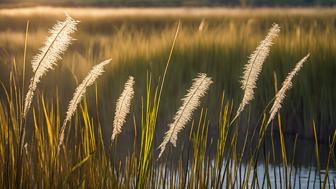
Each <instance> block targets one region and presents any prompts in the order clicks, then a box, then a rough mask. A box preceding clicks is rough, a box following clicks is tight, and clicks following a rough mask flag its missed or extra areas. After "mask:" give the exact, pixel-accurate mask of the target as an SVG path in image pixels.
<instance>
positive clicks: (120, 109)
mask: <svg viewBox="0 0 336 189" xmlns="http://www.w3.org/2000/svg"><path fill="white" fill-rule="evenodd" d="M133 85H134V78H133V77H132V76H130V77H129V78H128V80H127V82H126V83H125V86H124V90H123V92H122V93H121V95H120V97H119V99H118V100H117V106H116V110H115V116H114V120H113V133H112V136H111V142H112V141H113V140H114V139H115V137H116V136H117V135H118V134H119V133H121V128H122V126H123V125H124V123H125V121H126V116H127V114H129V112H130V107H131V100H132V98H133V96H134V90H133Z"/></svg>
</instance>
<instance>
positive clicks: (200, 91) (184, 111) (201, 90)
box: [159, 73, 212, 158]
mask: <svg viewBox="0 0 336 189" xmlns="http://www.w3.org/2000/svg"><path fill="white" fill-rule="evenodd" d="M210 84H212V80H211V78H210V77H207V75H206V74H204V73H200V74H198V76H197V77H196V78H195V79H193V84H192V86H191V88H190V89H189V90H188V91H187V92H188V93H187V94H186V95H185V96H184V98H182V106H181V107H180V108H179V109H178V111H177V112H176V114H175V116H174V119H173V122H172V123H170V124H169V130H168V131H167V132H166V133H165V137H164V139H163V142H162V143H161V144H160V146H159V148H160V154H159V158H160V157H161V155H162V153H163V152H164V150H165V148H166V145H167V144H168V143H169V142H170V143H172V144H173V146H174V147H175V146H176V141H177V134H178V133H179V132H180V131H181V130H182V129H183V128H184V127H185V125H186V124H187V123H188V122H189V121H190V120H191V118H192V114H193V112H194V111H195V110H196V108H197V107H198V106H199V105H200V99H201V98H202V97H203V96H204V95H205V94H206V93H207V91H208V89H209V86H210Z"/></svg>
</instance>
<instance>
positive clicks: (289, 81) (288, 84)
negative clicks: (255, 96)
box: [266, 54, 310, 125]
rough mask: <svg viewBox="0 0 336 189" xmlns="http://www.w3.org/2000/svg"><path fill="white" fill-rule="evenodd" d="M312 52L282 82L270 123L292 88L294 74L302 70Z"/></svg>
mask: <svg viewBox="0 0 336 189" xmlns="http://www.w3.org/2000/svg"><path fill="white" fill-rule="evenodd" d="M309 56H310V54H307V55H306V56H305V57H303V58H302V59H301V60H300V61H299V62H298V63H297V64H296V66H295V68H294V69H293V70H292V71H291V72H290V73H289V74H288V76H287V77H286V79H285V81H284V82H283V83H282V87H281V89H280V90H279V92H278V93H277V94H276V96H275V100H274V103H273V106H272V108H271V110H270V117H269V119H268V121H267V124H266V125H268V124H270V123H271V121H272V120H273V119H274V117H275V114H276V113H277V112H278V111H279V110H280V108H281V104H282V102H283V100H284V98H285V97H286V92H287V91H288V90H289V89H290V88H292V86H293V83H292V80H293V78H294V76H295V75H296V74H297V73H298V72H299V71H300V69H301V68H302V66H303V63H305V62H306V60H307V59H308V58H309Z"/></svg>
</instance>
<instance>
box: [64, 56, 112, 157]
mask: <svg viewBox="0 0 336 189" xmlns="http://www.w3.org/2000/svg"><path fill="white" fill-rule="evenodd" d="M110 62H111V59H109V60H105V61H103V62H101V63H100V64H98V65H95V66H93V68H92V69H91V71H90V72H89V74H88V75H87V76H86V77H85V78H84V80H83V81H82V83H81V84H80V85H78V87H77V88H76V90H75V93H74V95H73V97H72V99H71V101H70V103H69V106H68V111H67V113H66V117H65V120H64V121H63V124H62V127H61V132H60V138H59V142H58V151H59V150H60V146H61V145H62V144H63V141H64V132H65V128H66V125H67V123H68V122H69V121H70V119H71V117H72V116H73V114H74V113H75V111H76V109H77V106H78V104H79V103H80V101H81V100H82V98H83V96H84V94H85V92H86V88H87V87H89V86H90V85H92V84H93V83H94V82H95V81H96V79H97V78H98V77H99V76H100V75H102V74H103V73H104V66H105V65H106V64H108V63H110Z"/></svg>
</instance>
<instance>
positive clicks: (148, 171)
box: [0, 21, 336, 188]
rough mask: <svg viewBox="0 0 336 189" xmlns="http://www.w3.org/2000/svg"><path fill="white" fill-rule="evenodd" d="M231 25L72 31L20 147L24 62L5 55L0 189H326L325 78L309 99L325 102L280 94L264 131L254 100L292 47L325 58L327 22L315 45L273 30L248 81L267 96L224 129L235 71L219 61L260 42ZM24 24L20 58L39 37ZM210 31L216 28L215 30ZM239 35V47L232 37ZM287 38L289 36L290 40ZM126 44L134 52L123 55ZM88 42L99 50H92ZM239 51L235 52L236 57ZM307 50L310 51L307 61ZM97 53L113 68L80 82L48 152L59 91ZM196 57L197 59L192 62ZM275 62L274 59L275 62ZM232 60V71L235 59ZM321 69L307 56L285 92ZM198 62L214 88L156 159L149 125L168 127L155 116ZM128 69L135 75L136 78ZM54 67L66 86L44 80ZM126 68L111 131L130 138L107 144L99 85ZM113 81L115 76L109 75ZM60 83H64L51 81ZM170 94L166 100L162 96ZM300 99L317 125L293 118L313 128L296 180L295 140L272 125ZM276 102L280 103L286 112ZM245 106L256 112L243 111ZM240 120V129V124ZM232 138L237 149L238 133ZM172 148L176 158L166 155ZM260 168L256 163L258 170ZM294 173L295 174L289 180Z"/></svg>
mask: <svg viewBox="0 0 336 189" xmlns="http://www.w3.org/2000/svg"><path fill="white" fill-rule="evenodd" d="M32 22H33V21H30V23H32ZM238 23H239V22H238ZM238 25H239V24H236V25H235V24H234V23H233V25H232V26H231V29H228V28H217V29H215V28H212V29H210V28H208V29H203V30H202V31H201V32H202V33H200V32H191V31H193V30H192V27H185V29H182V28H181V29H180V30H179V29H178V30H177V31H179V32H175V31H176V28H175V25H174V28H173V29H171V28H168V29H164V30H162V32H161V33H160V32H159V34H152V35H149V36H147V35H145V33H144V32H141V31H132V32H134V33H133V34H140V35H139V36H138V37H134V36H133V34H127V33H126V34H125V31H120V33H117V34H116V35H117V36H118V37H115V38H111V39H110V38H108V37H106V36H100V35H99V36H97V37H96V38H94V39H90V38H89V37H87V36H89V35H88V34H85V33H80V34H78V36H77V38H78V37H83V36H84V38H83V39H85V40H86V41H85V40H84V42H83V43H80V44H77V46H76V44H75V47H72V48H73V49H70V52H69V54H68V53H67V54H66V55H65V56H64V64H63V65H62V66H61V68H59V69H56V70H55V73H51V74H49V75H48V77H49V78H47V79H45V80H44V83H46V84H45V85H44V87H42V88H41V89H39V90H37V92H36V97H35V101H34V103H33V105H32V111H31V112H30V114H29V115H28V116H29V119H28V122H27V124H26V126H25V127H26V130H27V133H26V140H25V141H26V143H25V144H20V127H22V123H20V115H21V113H22V111H23V108H22V107H23V102H24V101H23V99H24V91H25V78H27V76H30V74H31V73H29V72H28V73H27V74H26V65H25V63H24V64H23V66H21V65H18V64H17V62H21V60H20V59H10V61H12V62H11V63H10V69H9V70H10V72H9V74H8V79H6V80H5V79H2V78H1V87H2V88H1V92H2V98H1V101H0V125H1V127H0V133H1V134H0V154H1V155H0V167H1V168H2V172H1V173H2V174H1V175H0V185H2V186H4V187H5V188H172V187H174V188H224V187H228V188H269V187H271V188H273V187H274V186H277V187H280V188H295V186H296V185H305V186H311V187H322V188H332V187H333V186H335V184H334V183H335V179H334V178H333V176H332V174H333V172H332V171H330V170H334V169H335V168H336V167H335V166H336V160H335V149H334V147H335V143H336V132H335V131H334V130H333V132H332V133H329V134H331V135H328V137H331V138H328V137H327V141H328V157H327V163H326V164H324V166H322V163H323V160H322V158H321V157H320V154H321V151H320V149H319V147H320V146H321V144H320V143H319V142H320V141H323V140H320V138H322V137H323V138H326V134H325V133H324V134H323V133H321V131H320V130H319V129H318V128H320V127H318V126H319V125H320V124H321V125H322V126H324V125H323V122H324V121H323V119H322V118H321V117H323V116H325V117H326V120H325V123H326V122H328V121H330V119H332V116H331V115H333V114H332V113H333V112H334V109H333V108H332V107H331V104H330V103H331V102H333V98H332V96H333V94H334V93H333V91H334V88H332V87H331V86H332V85H333V82H332V81H329V82H330V83H327V84H325V85H322V86H320V89H321V90H322V91H323V93H321V94H319V95H322V96H324V97H325V98H327V100H326V101H322V100H321V99H319V100H321V101H318V102H319V103H322V105H325V106H326V107H323V108H321V107H319V106H318V107H316V104H315V105H314V102H316V100H315V101H314V99H313V98H319V97H320V96H319V97H314V95H317V94H316V93H313V94H312V95H311V96H312V97H310V95H305V97H302V98H299V99H301V100H296V99H295V98H294V99H291V100H290V101H286V105H284V108H285V109H284V110H282V111H281V112H280V113H278V114H277V119H276V121H273V123H272V124H270V125H269V126H268V127H267V126H266V121H267V114H265V112H266V111H265V109H267V106H266V104H267V103H269V101H270V100H271V99H272V97H273V96H274V93H272V92H270V91H275V94H276V93H277V91H278V89H277V85H278V80H279V81H283V80H284V78H282V77H285V76H286V73H287V72H289V70H290V68H291V67H292V66H289V65H287V64H289V62H293V63H295V62H294V57H295V58H297V57H298V56H300V55H301V54H302V53H303V52H306V51H305V50H306V49H305V48H303V46H305V45H308V47H307V48H309V49H310V52H311V54H312V56H311V57H312V59H313V60H315V61H323V60H325V55H327V57H328V58H330V59H333V58H334V56H333V55H332V50H331V49H334V48H333V43H330V41H333V40H334V39H333V37H334V34H330V33H329V30H332V31H333V30H334V28H330V27H331V26H329V29H325V30H322V32H325V33H324V34H325V35H322V36H323V37H321V38H320V39H319V41H317V40H316V39H315V38H314V37H313V34H309V32H304V33H300V34H297V33H296V34H293V33H290V32H289V33H286V32H285V34H284V35H283V36H279V39H278V41H277V43H276V44H277V45H275V49H274V50H272V53H271V54H270V60H269V62H268V66H266V67H265V70H264V72H266V74H263V75H262V76H261V78H265V77H266V78H267V77H268V78H267V79H261V81H260V82H261V83H262V84H263V87H262V91H267V92H266V94H265V93H263V92H260V91H259V92H257V93H256V94H257V95H256V101H255V102H254V103H252V105H251V106H250V107H248V108H247V109H246V110H247V111H246V112H245V113H244V114H242V115H241V118H240V119H239V121H237V122H235V124H230V122H231V121H232V118H233V116H234V114H233V113H234V112H235V110H236V108H237V105H238V104H237V102H238V101H237V102H236V101H234V100H236V98H234V96H238V94H236V93H234V92H232V91H233V89H235V88H238V87H239V86H238V84H237V86H235V84H233V83H236V82H237V81H238V79H237V76H235V75H239V74H236V73H238V72H240V71H241V69H240V68H239V66H233V65H232V64H229V63H228V62H232V61H238V62H242V63H243V62H246V60H247V58H246V57H247V54H248V52H252V50H253V49H254V47H255V46H256V44H257V43H258V41H259V40H260V39H262V37H263V36H262V35H261V34H260V33H257V34H256V35H255V37H252V38H251V37H248V34H251V33H250V32H251V30H253V27H245V29H244V30H241V28H240V27H241V26H238ZM280 25H281V23H280ZM288 25H289V24H288ZM288 25H285V26H284V28H286V26H288ZM28 26H29V28H32V26H31V25H30V24H29V25H28V23H27V25H26V33H25V37H24V40H23V41H25V42H26V43H25V44H24V45H22V47H24V48H19V49H20V50H22V51H21V56H22V52H23V54H24V57H23V60H24V61H23V62H25V60H26V59H28V57H31V55H32V52H33V51H34V49H37V47H32V46H34V45H36V44H33V45H32V46H31V45H29V43H27V42H29V41H30V40H28V39H32V38H34V37H36V38H35V39H39V38H40V37H39V35H40V34H41V33H34V32H33V33H32V34H31V33H30V32H29V31H28ZM219 31H220V32H224V33H225V32H227V33H225V35H223V36H218V32H219ZM238 31H239V32H238ZM265 31H266V30H265ZM313 31H315V30H313V29H312V30H311V32H313ZM174 32H175V33H174ZM42 33H43V32H42ZM177 33H178V34H179V37H177ZM263 33H264V32H263ZM327 33H328V35H327ZM174 34H175V35H174ZM287 35H288V36H287ZM298 35H299V37H298ZM241 36H243V37H241ZM298 38H299V39H298ZM2 40H4V41H5V40H6V39H2ZM90 40H92V41H90ZM123 40H124V41H123ZM240 40H243V41H245V42H246V43H244V45H243V44H237V41H240ZM294 40H299V41H296V42H293V41H294ZM97 41H98V42H97ZM116 43H117V44H116ZM107 44H109V45H110V46H109V45H107ZM111 44H112V45H111ZM118 45H119V46H118ZM116 46H118V47H119V48H118V51H117V52H112V50H113V49H116V48H115V47H116ZM130 47H132V49H136V50H134V51H131V52H130V51H129V49H130ZM191 47H193V48H191ZM10 48H12V47H10V46H9V47H8V48H7V49H10ZM96 48H98V49H99V51H97V52H93V51H96V50H95V49H96ZM75 49H79V50H78V51H79V52H77V54H76V53H73V52H74V51H76V50H75ZM84 49H85V50H84ZM241 49H244V50H243V51H242V52H240V51H239V50H241ZM317 52H318V53H317ZM18 54H19V53H18ZM70 54H71V55H70ZM314 54H318V55H315V56H314ZM105 55H109V56H108V57H111V55H116V59H114V61H117V62H118V64H116V65H115V66H113V69H112V68H111V69H110V70H107V73H106V74H104V75H103V76H102V78H101V81H100V82H97V83H96V84H95V90H93V88H91V89H90V90H88V92H87V93H86V94H85V95H84V98H83V101H82V102H81V103H79V105H78V108H77V111H76V112H75V113H74V115H73V117H72V119H71V121H70V122H69V124H71V127H69V128H70V129H69V132H68V134H67V135H68V136H67V137H66V138H67V140H68V142H66V145H65V146H64V148H63V150H62V153H60V155H59V156H58V155H57V145H58V139H59V137H60V134H59V131H60V128H61V124H62V120H64V113H65V112H66V109H65V107H64V104H66V103H67V102H68V99H71V95H72V94H67V93H66V90H67V89H68V88H69V87H71V89H74V88H75V87H76V85H77V84H79V81H81V78H83V77H84V76H85V75H84V73H87V72H88V70H89V68H91V63H90V62H91V61H94V60H96V59H98V58H100V57H103V56H105ZM126 55H127V56H126ZM209 55H213V56H211V57H212V58H209V59H206V57H210V56H209ZM245 55H246V56H245ZM14 57H20V56H14ZM112 57H113V56H112ZM223 57H225V59H223ZM113 58H114V57H113ZM167 59H168V60H167ZM279 59H280V60H279ZM196 60H198V62H197V63H193V62H195V61H196ZM275 60H279V61H280V62H281V63H283V64H281V65H279V64H277V63H275V62H276V61H275ZM313 60H312V61H313ZM73 61H81V66H80V68H78V70H77V67H78V66H75V65H74V64H72V63H69V62H73ZM184 61H185V62H184ZM199 61H204V63H199ZM148 62H152V63H148ZM154 62H158V63H154ZM182 62H184V63H182ZM223 62H224V63H223ZM142 63H143V65H142ZM210 63H214V65H215V66H213V65H211V66H210ZM219 63H221V64H219ZM222 63H223V64H224V65H225V66H223V65H222ZM285 63H286V64H285ZM82 64H83V65H82ZM186 64H192V65H193V66H195V67H192V68H190V67H189V66H188V65H186ZM239 65H240V67H242V64H239ZM237 67H238V68H237ZM279 67H280V68H279ZM188 68H190V69H188ZM331 68H333V65H332V64H331V63H330V62H328V61H326V62H323V63H322V62H321V63H320V64H319V65H316V64H313V63H312V64H308V65H306V67H305V69H304V70H303V71H302V75H298V78H297V80H296V82H295V83H296V84H295V85H294V87H293V92H292V93H291V95H292V96H294V97H295V96H296V95H297V94H302V93H304V94H309V93H305V92H307V91H311V90H313V89H314V87H317V86H319V85H320V83H316V81H314V80H313V79H314V78H316V77H318V76H321V75H322V74H325V73H329V74H330V72H327V71H328V69H331ZM80 69H81V70H80ZM199 69H201V70H202V69H203V70H206V71H207V73H208V74H209V75H210V74H211V73H213V76H214V86H217V87H214V88H213V89H212V90H210V91H209V94H208V99H206V98H204V100H203V103H201V108H200V109H199V111H196V112H195V113H194V115H193V118H192V121H191V123H189V126H190V127H189V129H186V130H185V131H183V133H184V134H183V133H181V135H180V136H179V139H181V138H185V140H179V141H178V143H179V144H181V145H178V146H180V147H178V148H169V149H167V150H166V151H167V152H166V154H165V155H164V156H163V157H162V158H161V159H160V160H157V157H158V154H159V151H158V150H157V147H158V146H159V144H160V142H161V141H162V140H161V138H160V136H163V135H161V134H162V133H160V132H159V127H162V125H167V123H168V122H169V121H167V120H168V119H169V118H171V117H170V116H171V115H169V113H167V112H172V113H173V112H174V111H175V109H176V108H177V107H178V106H179V104H178V102H179V98H175V97H182V95H183V94H182V92H178V91H176V89H179V88H182V87H183V88H186V86H187V84H188V82H187V81H189V82H190V80H191V78H193V77H194V75H195V74H196V73H198V71H199ZM135 70H144V71H142V72H140V73H139V72H135ZM185 70H188V72H186V71H185ZM219 70H220V71H222V73H221V74H226V75H227V76H228V77H225V78H228V79H227V80H224V79H223V80H221V79H220V77H221V76H220V75H216V74H215V72H218V71H219ZM228 70H231V71H228ZM270 70H272V71H270ZM274 70H275V73H277V75H279V79H275V81H274V83H273V82H272V80H271V79H270V78H272V76H273V75H272V74H273V73H274V72H273V71H274ZM315 70H320V71H319V72H324V73H319V72H317V73H315V72H313V71H315ZM63 72H67V73H66V74H67V76H68V78H72V80H73V81H72V82H69V81H67V80H65V79H59V80H60V81H58V82H59V83H58V82H56V81H55V78H62V77H59V76H63V74H64V73H63ZM133 72H134V74H133ZM126 73H127V74H126ZM186 73H187V74H186ZM129 74H132V75H134V76H135V78H137V85H136V86H135V89H134V90H135V91H136V94H138V95H136V96H135V98H134V101H135V103H134V105H133V109H134V110H133V111H131V113H130V115H131V116H129V118H127V120H126V123H128V124H126V125H125V126H124V128H125V131H123V132H127V131H131V132H132V134H131V135H132V137H131V136H127V135H123V133H121V134H120V137H119V138H116V141H115V142H114V143H113V145H110V143H109V142H107V143H106V139H107V141H109V139H110V133H111V132H106V131H105V130H106V129H105V128H104V125H109V126H110V125H111V123H112V121H111V120H112V117H113V116H111V115H112V114H111V113H112V111H111V109H112V110H113V108H111V107H113V105H110V104H112V103H109V100H107V98H111V97H112V99H116V98H117V96H114V93H113V94H112V92H111V91H110V90H109V88H108V87H107V88H106V86H109V85H111V86H113V90H115V91H117V92H116V93H117V94H120V93H121V90H122V87H123V86H122V83H121V82H119V81H120V80H121V79H122V80H125V79H126V77H127V76H128V75H129ZM316 74H317V75H316ZM231 76H232V77H231ZM117 77H120V79H115V78H117ZM68 78H67V79H68ZM65 81H67V82H65ZM49 82H50V83H49ZM62 82H63V83H64V85H66V86H63V84H62ZM310 82H312V83H310ZM55 83H57V84H55ZM297 83H299V85H298V84H297ZM53 84H55V85H53ZM21 86H22V87H21ZM144 86H145V87H144ZM223 86H228V88H223ZM274 88H275V89H274ZM46 89H51V90H50V91H49V90H46ZM223 89H226V90H225V91H226V92H225V95H224V92H222V91H223ZM230 89H232V90H230ZM71 91H73V90H71ZM172 91H173V92H174V93H177V94H176V95H170V94H174V93H172ZM325 92H326V93H325ZM328 92H330V93H328ZM53 93H54V95H52V94H53ZM168 99H169V101H168ZM258 99H259V100H258ZM260 99H261V100H260ZM265 99H267V100H265ZM110 101H112V100H110ZM265 101H266V103H264V102H265ZM300 101H303V102H300ZM307 101H312V102H307ZM305 102H307V103H308V105H305V106H304V108H303V109H304V110H305V111H308V112H310V113H307V115H306V116H307V119H309V120H314V118H315V117H314V116H313V115H314V112H316V111H319V112H318V114H321V115H323V116H321V117H320V118H319V120H317V121H318V124H319V125H316V124H315V122H310V124H306V121H303V122H304V123H302V124H303V125H305V126H306V127H307V128H305V129H306V130H310V131H311V132H309V133H306V131H304V132H303V135H304V136H310V135H309V134H311V133H313V135H311V136H312V137H313V139H314V143H315V148H314V156H312V162H314V163H312V164H311V165H310V169H311V170H309V172H308V173H309V176H308V178H307V180H301V179H298V180H297V181H295V180H293V179H292V178H293V177H292V174H300V170H298V168H297V167H295V164H294V161H295V151H296V147H294V151H293V152H290V151H288V150H287V148H288V145H287V143H286V141H287V140H288V138H286V135H285V133H284V132H285V131H286V130H288V129H290V128H289V127H291V126H292V125H287V124H288V123H290V122H289V121H284V119H286V118H287V117H288V115H290V114H294V113H295V112H294V113H293V111H289V110H290V109H293V107H297V106H298V105H295V104H300V105H302V103H305ZM114 103H115V101H114V102H113V104H114ZM322 105H321V106H322ZM265 106H266V108H265ZM286 106H289V108H288V109H286ZM169 107H170V108H169ZM172 107H173V108H172ZM214 107H217V108H214ZM107 109H108V111H107ZM255 109H258V111H256V112H255V111H254V110H255ZM214 112H215V113H214ZM172 113H171V114H172ZM305 113H306V112H305ZM109 117H111V119H109ZM165 117H168V118H165ZM214 120H215V121H214ZM244 120H245V121H244ZM163 123H166V124H163ZM286 123H287V124H286ZM328 123H329V122H328ZM307 125H309V127H308V126H307ZM244 126H245V127H247V128H250V129H244ZM212 130H215V132H216V133H217V134H216V135H217V137H215V136H214V135H211V134H210V133H211V132H213V131H212ZM267 134H270V135H271V138H270V140H269V139H268V138H267V137H266V136H267ZM125 137H129V138H127V140H131V143H132V145H133V146H132V145H129V146H128V145H123V141H122V138H125ZM241 138H242V139H243V140H242V141H243V142H242V144H241V143H240V141H241V140H239V139H241ZM296 140H297V138H296V139H295V141H296ZM253 141H254V142H253ZM277 141H278V142H279V143H280V148H281V150H280V153H279V154H277V153H276V152H277V151H276V149H275V148H276V146H275V143H276V142H277ZM269 143H271V149H267V148H266V145H268V144H269ZM295 144H296V142H295ZM176 154H179V155H178V156H176ZM290 157H292V158H290ZM277 159H280V165H278V166H276V165H274V164H272V163H274V162H276V160H277ZM261 163H262V164H263V166H262V167H260V166H259V165H260V164H261ZM314 165H316V169H314ZM293 170H295V171H294V172H295V173H293ZM297 170H298V171H297ZM297 172H299V173H297ZM271 178H272V179H274V180H271ZM294 178H297V177H296V176H294Z"/></svg>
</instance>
